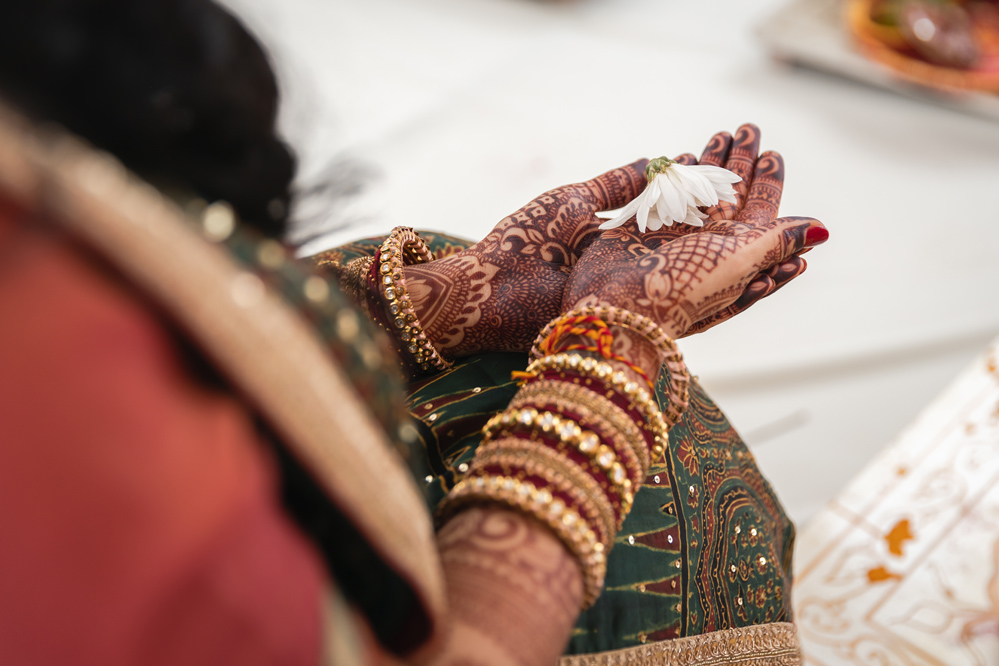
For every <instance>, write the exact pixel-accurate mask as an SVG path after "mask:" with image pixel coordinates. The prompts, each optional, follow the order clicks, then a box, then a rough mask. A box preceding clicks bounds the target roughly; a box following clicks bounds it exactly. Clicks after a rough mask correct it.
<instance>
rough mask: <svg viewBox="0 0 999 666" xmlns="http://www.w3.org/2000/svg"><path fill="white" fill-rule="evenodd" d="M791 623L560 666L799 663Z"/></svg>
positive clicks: (576, 658)
mask: <svg viewBox="0 0 999 666" xmlns="http://www.w3.org/2000/svg"><path fill="white" fill-rule="evenodd" d="M801 663H802V661H801V648H800V644H799V643H798V630H797V628H796V627H795V626H794V625H793V624H791V623H790V622H775V623H772V624H758V625H754V626H751V627H739V628H736V629H722V630H721V631H714V632H711V633H709V634H701V635H699V636H688V637H687V638H675V639H673V640H668V641H659V642H656V643H648V644H647V645H639V646H636V647H631V648H624V649H623V650H610V651H607V652H595V653H592V654H580V655H573V656H571V657H562V658H561V659H559V661H558V666H624V665H627V666H800V664H801Z"/></svg>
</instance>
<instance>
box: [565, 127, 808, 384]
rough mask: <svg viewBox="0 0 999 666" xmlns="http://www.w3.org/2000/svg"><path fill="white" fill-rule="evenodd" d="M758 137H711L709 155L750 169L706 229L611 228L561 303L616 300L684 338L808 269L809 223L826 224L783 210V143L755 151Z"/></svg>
mask: <svg viewBox="0 0 999 666" xmlns="http://www.w3.org/2000/svg"><path fill="white" fill-rule="evenodd" d="M759 144H760V132H759V129H758V128H756V127H755V126H754V125H744V126H742V127H740V128H739V130H738V131H737V132H736V135H735V137H734V138H733V137H732V136H731V135H729V134H728V133H727V132H720V133H718V134H716V135H715V136H714V137H712V139H711V141H710V142H709V144H708V146H707V147H706V148H705V150H704V153H703V154H702V156H701V163H702V164H705V163H706V164H713V165H715V166H724V167H725V168H728V169H730V170H732V171H735V172H736V173H738V174H739V175H741V176H742V177H743V181H742V182H741V183H739V184H737V186H736V198H737V202H736V203H735V204H730V203H726V202H720V203H719V205H718V206H713V207H711V208H708V209H707V211H706V212H707V213H708V215H709V218H708V221H707V222H706V223H705V225H704V227H703V228H697V227H692V226H689V225H684V224H678V225H674V226H672V227H664V228H663V229H660V230H658V231H656V232H651V233H645V234H642V235H638V234H637V233H634V232H632V231H629V229H630V228H631V227H630V226H629V225H626V226H624V227H619V228H617V229H612V230H609V231H607V232H605V233H604V234H603V235H602V236H601V238H600V239H599V240H598V241H596V242H594V243H593V244H592V245H591V247H590V249H589V250H588V251H587V253H586V254H585V255H584V257H583V258H582V260H581V261H580V262H579V264H578V265H577V266H576V268H575V269H574V272H573V274H572V276H571V277H570V281H569V284H568V285H567V287H566V295H565V298H564V299H563V310H568V309H570V308H572V307H575V306H577V305H583V304H586V305H597V304H612V305H617V306H619V307H624V308H627V309H630V310H633V311H636V312H639V313H641V314H645V315H647V316H650V317H652V318H653V319H655V320H656V321H657V322H659V323H660V324H661V325H663V327H664V329H665V330H666V331H667V333H671V334H672V335H674V337H679V336H682V335H689V334H692V333H696V332H699V331H703V330H706V329H707V328H710V327H712V326H715V325H717V324H718V323H720V322H722V321H725V320H726V319H729V318H731V317H733V316H735V315H736V314H738V313H739V312H742V311H744V310H745V309H746V308H748V307H750V306H751V305H753V304H754V303H756V302H758V301H759V300H760V299H762V298H764V297H766V296H768V295H770V294H772V293H773V292H775V291H776V290H777V289H778V288H780V287H783V286H784V285H785V284H787V283H788V282H789V281H790V280H792V279H794V278H795V277H797V276H798V275H800V274H801V273H802V272H804V270H805V268H806V263H805V262H804V261H803V260H801V259H800V258H798V257H796V255H797V254H799V253H801V252H803V251H807V249H808V248H807V246H808V243H807V233H808V230H809V229H811V228H814V227H816V226H821V225H820V224H819V223H818V222H817V221H816V220H812V219H810V218H783V219H778V218H777V212H778V208H779V206H780V199H781V194H782V190H783V182H784V161H783V158H782V157H781V156H780V155H779V154H778V153H776V152H766V153H763V154H762V155H759V156H757V152H758V150H759ZM692 160H693V156H692V155H689V154H684V155H681V156H680V157H679V158H677V161H678V162H681V163H684V164H689V163H692ZM633 362H636V363H637V364H638V365H640V366H642V367H646V369H648V367H647V366H645V365H644V363H640V362H638V361H637V360H634V359H633ZM651 368H652V369H653V371H654V369H655V366H651Z"/></svg>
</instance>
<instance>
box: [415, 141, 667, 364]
mask: <svg viewBox="0 0 999 666" xmlns="http://www.w3.org/2000/svg"><path fill="white" fill-rule="evenodd" d="M646 163H647V162H646V160H640V161H638V162H635V163H634V164H630V165H628V166H625V167H622V168H620V169H615V170H613V171H609V172H607V173H605V174H603V175H601V176H598V177H597V178H594V179H593V180H589V181H586V182H583V183H577V184H573V185H566V186H564V187H559V188H556V189H554V190H550V191H548V192H545V193H544V194H542V195H541V196H539V197H537V198H536V199H534V201H532V202H530V203H529V204H527V205H526V206H524V207H523V208H521V209H520V210H518V211H517V212H515V213H514V214H512V215H510V216H508V217H506V218H504V219H503V220H502V221H500V223H499V224H497V225H496V227H495V228H494V229H493V230H492V231H491V232H490V233H489V234H488V235H487V236H486V237H485V238H484V239H482V240H481V241H480V242H478V243H476V244H475V245H473V246H471V247H470V248H468V249H467V250H465V251H463V252H460V253H457V254H454V255H451V256H449V257H446V258H444V259H440V260H438V261H434V262H431V263H429V264H421V265H415V266H408V267H406V269H405V277H406V282H407V287H408V290H409V293H410V294H411V297H412V301H413V307H414V309H415V310H416V313H417V315H418V317H419V319H420V323H421V325H422V326H423V329H424V331H425V332H426V334H427V336H428V337H429V338H430V340H431V341H432V342H433V343H434V346H435V347H436V348H437V349H438V350H439V351H441V352H442V353H443V354H445V355H446V356H463V355H468V354H472V353H477V352H483V351H526V350H528V349H529V348H530V346H531V343H532V342H533V340H534V338H535V337H536V336H537V334H538V331H540V330H541V329H542V328H543V327H544V325H545V324H547V323H548V321H549V320H551V319H552V318H553V317H555V316H557V315H558V313H559V306H560V305H561V302H562V290H563V288H564V286H565V282H566V279H567V277H568V274H569V270H570V268H571V267H572V266H573V265H575V263H576V262H577V261H578V260H579V257H580V256H581V255H582V253H583V251H584V250H585V249H586V248H587V247H588V246H589V244H590V243H591V242H592V241H593V240H594V239H596V238H597V237H598V236H599V235H600V230H599V229H597V227H598V226H599V225H600V223H601V222H602V220H600V219H599V218H597V217H596V216H595V215H594V213H596V212H597V211H603V210H612V209H615V208H620V207H621V206H623V205H624V204H626V203H627V202H629V201H631V200H632V199H633V198H635V197H636V196H638V194H640V193H641V191H642V190H643V189H644V188H645V165H646Z"/></svg>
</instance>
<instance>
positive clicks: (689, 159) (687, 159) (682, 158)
mask: <svg viewBox="0 0 999 666" xmlns="http://www.w3.org/2000/svg"><path fill="white" fill-rule="evenodd" d="M673 161H674V162H679V163H680V164H682V165H684V166H694V165H695V164H697V158H696V157H694V155H693V153H684V154H683V155H677V156H676V157H675V158H674V159H673Z"/></svg>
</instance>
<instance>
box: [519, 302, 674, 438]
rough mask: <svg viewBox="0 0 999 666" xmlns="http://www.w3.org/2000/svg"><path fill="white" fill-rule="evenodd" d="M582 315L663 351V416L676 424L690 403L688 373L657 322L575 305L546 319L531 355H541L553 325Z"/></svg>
mask: <svg viewBox="0 0 999 666" xmlns="http://www.w3.org/2000/svg"><path fill="white" fill-rule="evenodd" d="M583 316H590V317H596V318H597V319H599V320H601V321H602V322H604V323H605V324H607V325H608V326H619V327H621V328H625V329H628V330H630V331H632V332H634V333H637V334H638V335H640V336H641V337H642V338H644V339H645V340H647V341H648V342H649V343H651V344H652V345H653V346H654V347H655V348H656V350H658V351H659V352H660V353H661V354H663V356H664V358H663V365H664V366H666V370H667V372H668V373H669V388H668V391H667V395H668V397H669V405H668V406H667V408H666V418H667V421H668V422H669V423H670V426H671V427H672V426H674V425H676V424H677V423H679V421H680V418H681V417H682V416H683V412H684V411H685V410H686V409H687V405H688V404H689V403H690V372H689V371H688V370H687V365H686V364H685V363H684V362H683V355H682V354H681V353H680V350H679V349H678V348H677V346H676V342H675V341H674V340H673V339H672V338H671V337H669V336H668V335H667V334H666V332H665V331H663V330H662V328H661V327H660V326H659V324H657V323H656V322H655V321H653V320H652V319H650V318H649V317H646V316H645V315H640V314H638V313H635V312H632V311H630V310H625V309H624V308H619V307H615V306H611V305H600V306H597V305H588V306H583V307H578V308H575V309H573V310H570V311H569V312H566V313H565V314H563V315H561V316H559V317H556V318H555V319H553V320H551V321H550V322H548V324H547V325H546V326H545V327H544V328H543V329H542V330H541V333H539V334H538V337H537V338H536V339H535V341H534V345H533V346H532V347H531V357H532V358H535V359H539V358H541V357H542V356H543V355H544V352H542V350H541V347H542V343H543V342H544V340H545V339H546V338H547V337H548V336H549V335H551V333H552V331H553V330H554V329H555V328H556V327H557V326H559V325H560V324H562V323H564V322H566V321H568V320H570V319H573V318H576V317H583Z"/></svg>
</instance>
